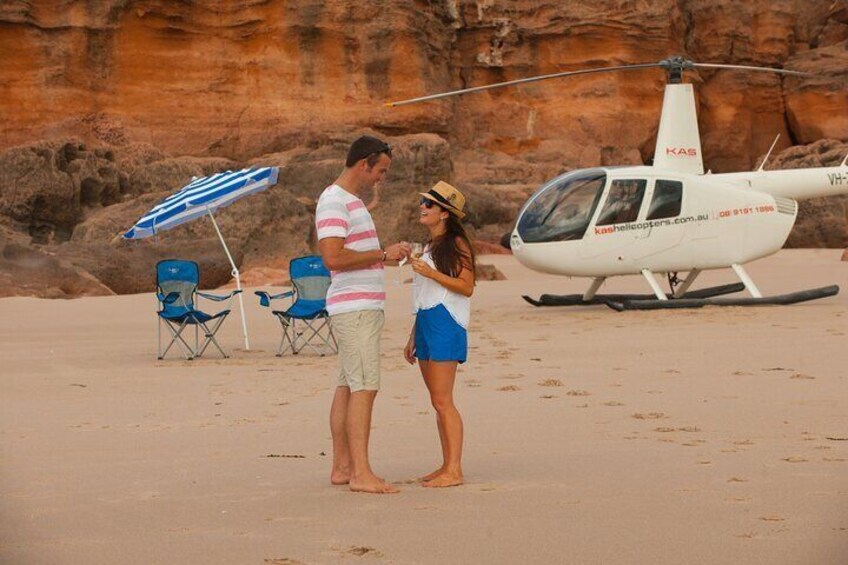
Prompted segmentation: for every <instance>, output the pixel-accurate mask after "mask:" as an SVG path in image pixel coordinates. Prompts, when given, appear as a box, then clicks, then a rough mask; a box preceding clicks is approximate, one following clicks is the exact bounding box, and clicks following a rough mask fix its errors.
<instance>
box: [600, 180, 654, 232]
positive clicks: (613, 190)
mask: <svg viewBox="0 0 848 565" xmlns="http://www.w3.org/2000/svg"><path fill="white" fill-rule="evenodd" d="M647 184H648V181H646V180H645V179H619V180H614V181H612V186H610V189H609V195H608V196H607V201H606V203H605V204H604V207H603V209H602V210H601V214H600V216H598V221H597V222H596V223H595V225H596V226H608V225H611V224H625V223H627V222H635V221H636V218H637V217H638V216H639V208H641V207H642V198H644V197H645V186H646V185H647Z"/></svg>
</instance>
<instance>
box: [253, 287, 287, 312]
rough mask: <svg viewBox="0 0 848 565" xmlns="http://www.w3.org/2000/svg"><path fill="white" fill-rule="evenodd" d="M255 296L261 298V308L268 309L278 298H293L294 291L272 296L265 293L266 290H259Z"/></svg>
mask: <svg viewBox="0 0 848 565" xmlns="http://www.w3.org/2000/svg"><path fill="white" fill-rule="evenodd" d="M253 294H255V295H256V296H258V297H259V304H260V306H264V307H265V308H268V307H270V306H271V301H272V300H277V299H278V298H287V297H289V296H292V295H293V294H294V291H293V290H289V291H288V292H282V293H280V294H274V295H271V294H268V293H267V292H265V291H264V290H257V291H256V292H254V293H253Z"/></svg>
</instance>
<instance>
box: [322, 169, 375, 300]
mask: <svg viewBox="0 0 848 565" xmlns="http://www.w3.org/2000/svg"><path fill="white" fill-rule="evenodd" d="M315 227H316V229H317V231H318V239H319V241H320V240H322V239H324V238H326V237H340V238H343V239H344V247H345V249H351V250H353V251H371V250H374V249H380V240H379V239H377V229H376V227H375V226H374V220H373V219H371V214H370V213H369V212H368V209H367V208H366V207H365V204H364V203H363V202H362V200H360V199H359V198H358V197H356V196H355V195H353V194H351V193H349V192H348V191H346V190H345V189H343V188H342V187H340V186H339V185H337V184H333V185H330V186H328V187H327V188H325V189H324V192H322V193H321V197H320V198H318V208H317V210H316V212H315ZM330 277H331V282H330V289H329V290H328V291H327V312H329V313H330V315H331V316H333V315H335V314H344V313H346V312H356V311H359V310H382V309H383V306H384V304H385V302H386V282H385V280H384V277H383V262H382V261H377V262H376V263H374V264H373V265H370V266H368V267H365V268H362V269H357V270H355V271H330Z"/></svg>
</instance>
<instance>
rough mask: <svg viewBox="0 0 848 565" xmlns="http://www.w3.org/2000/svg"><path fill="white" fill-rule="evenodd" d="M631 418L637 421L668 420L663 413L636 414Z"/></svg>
mask: <svg viewBox="0 0 848 565" xmlns="http://www.w3.org/2000/svg"><path fill="white" fill-rule="evenodd" d="M631 417H632V418H636V419H637V420H663V419H665V418H668V416H666V415H665V414H664V413H663V412H648V413H647V414H643V413H641V412H636V413H635V414H633V415H632V416H631Z"/></svg>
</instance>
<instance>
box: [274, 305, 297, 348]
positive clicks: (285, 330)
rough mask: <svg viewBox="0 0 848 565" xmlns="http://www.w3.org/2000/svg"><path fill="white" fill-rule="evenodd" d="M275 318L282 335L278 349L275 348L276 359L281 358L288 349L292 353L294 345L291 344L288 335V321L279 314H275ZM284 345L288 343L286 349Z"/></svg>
mask: <svg viewBox="0 0 848 565" xmlns="http://www.w3.org/2000/svg"><path fill="white" fill-rule="evenodd" d="M276 316H277V320H279V322H280V329H281V330H282V335H281V336H280V347H278V348H277V357H282V356H283V355H285V353H286V351H287V350H288V349H289V348H291V349H292V351H294V344H293V343H292V338H291V336H290V335H289V330H290V324H289V322H288V320H287V319H286V318H285V317H284V316H283V315H281V314H277V315H276ZM286 343H288V347H286Z"/></svg>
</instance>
